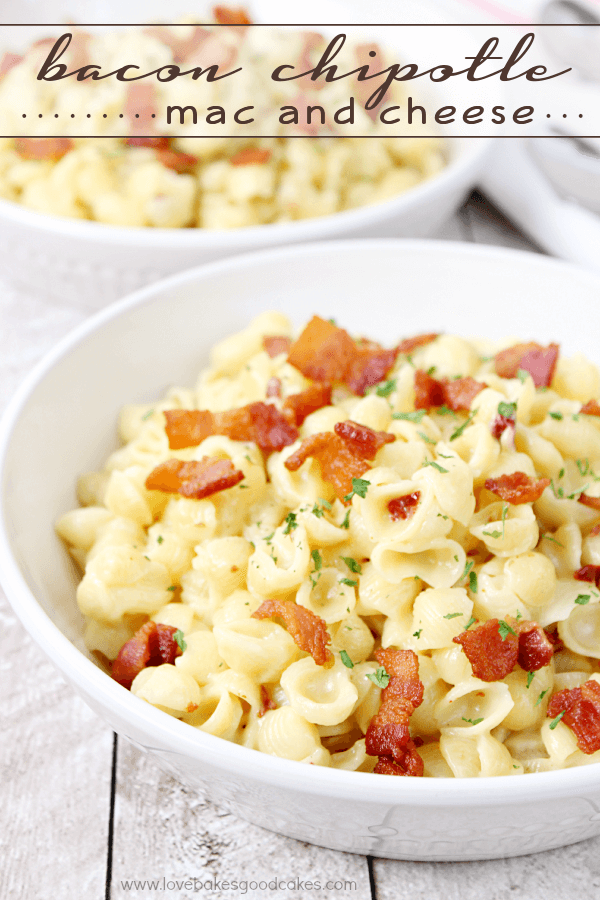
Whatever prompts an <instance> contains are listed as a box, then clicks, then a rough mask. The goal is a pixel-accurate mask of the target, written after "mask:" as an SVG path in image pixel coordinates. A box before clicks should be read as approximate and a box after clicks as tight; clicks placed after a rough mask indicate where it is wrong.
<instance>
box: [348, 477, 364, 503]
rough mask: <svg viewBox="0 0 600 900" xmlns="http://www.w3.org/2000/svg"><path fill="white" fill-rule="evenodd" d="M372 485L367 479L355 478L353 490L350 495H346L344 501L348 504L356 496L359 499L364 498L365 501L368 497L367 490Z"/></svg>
mask: <svg viewBox="0 0 600 900" xmlns="http://www.w3.org/2000/svg"><path fill="white" fill-rule="evenodd" d="M370 484H371V482H370V481H367V480H366V479H365V478H353V479H352V490H351V492H350V493H349V494H346V496H345V497H344V500H345V501H346V502H348V501H349V500H352V498H353V497H354V495H355V494H356V496H357V497H362V499H363V500H364V498H365V497H366V496H367V490H368V488H369V485H370Z"/></svg>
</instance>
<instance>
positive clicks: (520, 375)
mask: <svg viewBox="0 0 600 900" xmlns="http://www.w3.org/2000/svg"><path fill="white" fill-rule="evenodd" d="M528 375H529V372H528V371H527V369H519V371H518V372H517V378H518V379H519V381H520V382H521V384H524V383H525V379H526V378H527V376H528Z"/></svg>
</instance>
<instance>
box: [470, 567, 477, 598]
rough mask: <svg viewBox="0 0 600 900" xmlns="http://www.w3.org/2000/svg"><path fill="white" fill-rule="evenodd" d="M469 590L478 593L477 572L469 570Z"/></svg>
mask: <svg viewBox="0 0 600 900" xmlns="http://www.w3.org/2000/svg"><path fill="white" fill-rule="evenodd" d="M469 590H470V591H471V592H472V593H473V594H476V593H477V572H469Z"/></svg>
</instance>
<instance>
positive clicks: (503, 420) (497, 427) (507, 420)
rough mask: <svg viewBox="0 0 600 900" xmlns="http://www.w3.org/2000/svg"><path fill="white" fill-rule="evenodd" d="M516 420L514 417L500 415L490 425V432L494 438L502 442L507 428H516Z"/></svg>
mask: <svg viewBox="0 0 600 900" xmlns="http://www.w3.org/2000/svg"><path fill="white" fill-rule="evenodd" d="M516 424H517V423H516V420H515V417H514V416H501V415H500V414H499V413H498V415H497V416H496V418H495V419H494V420H493V422H492V424H491V425H490V431H491V432H492V437H495V438H497V439H498V440H500V438H501V437H502V435H503V434H504V432H505V431H506V429H507V428H514V427H515V426H516Z"/></svg>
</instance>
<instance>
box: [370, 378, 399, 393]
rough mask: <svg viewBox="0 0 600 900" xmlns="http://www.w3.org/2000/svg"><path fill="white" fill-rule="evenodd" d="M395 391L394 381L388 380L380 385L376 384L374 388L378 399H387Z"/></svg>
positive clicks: (392, 379) (393, 379)
mask: <svg viewBox="0 0 600 900" xmlns="http://www.w3.org/2000/svg"><path fill="white" fill-rule="evenodd" d="M395 390H396V379H395V378H390V380H389V381H383V382H382V383H381V384H378V385H377V387H376V388H375V393H376V394H377V396H378V397H389V396H390V394H391V393H392V392H393V391H395Z"/></svg>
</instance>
